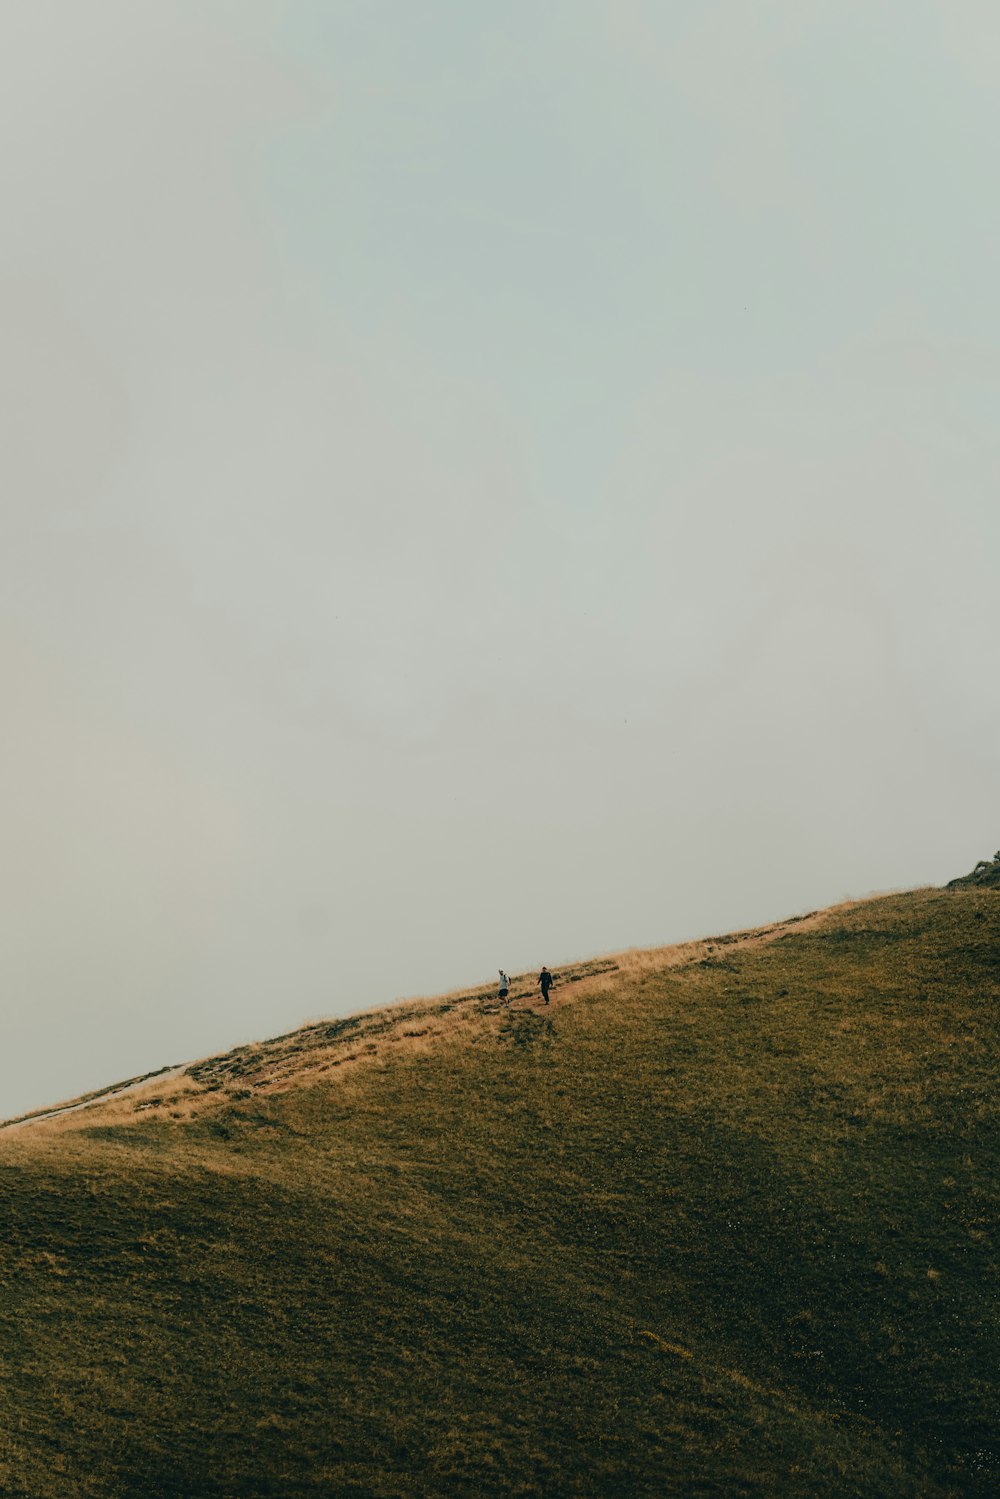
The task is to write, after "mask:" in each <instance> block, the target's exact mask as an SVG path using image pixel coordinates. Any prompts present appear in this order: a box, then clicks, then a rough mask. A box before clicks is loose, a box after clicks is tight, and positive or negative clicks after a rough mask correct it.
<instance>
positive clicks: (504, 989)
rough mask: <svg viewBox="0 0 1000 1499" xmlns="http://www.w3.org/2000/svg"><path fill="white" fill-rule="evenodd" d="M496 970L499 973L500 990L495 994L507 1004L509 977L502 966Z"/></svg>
mask: <svg viewBox="0 0 1000 1499" xmlns="http://www.w3.org/2000/svg"><path fill="white" fill-rule="evenodd" d="M497 972H498V973H499V975H500V992H499V993H498V994H497V999H502V1000H503V1002H504V1004H507V1003H508V1002H509V999H510V979H509V978H508V977H507V975H506V974H505V973H504V971H503V969H502V968H498V969H497Z"/></svg>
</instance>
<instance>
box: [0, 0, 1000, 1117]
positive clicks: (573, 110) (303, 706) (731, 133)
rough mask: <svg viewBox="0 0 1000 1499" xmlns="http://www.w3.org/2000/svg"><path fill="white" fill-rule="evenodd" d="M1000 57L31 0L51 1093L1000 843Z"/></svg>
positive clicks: (881, 31)
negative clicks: (999, 161) (998, 598)
mask: <svg viewBox="0 0 1000 1499" xmlns="http://www.w3.org/2000/svg"><path fill="white" fill-rule="evenodd" d="M998 66H1000V9H998V8H997V6H996V5H995V3H993V0H947V3H945V0H658V3H654V0H546V3H545V5H538V4H537V3H535V0H532V3H530V4H529V3H526V0H504V3H503V4H494V3H485V0H422V3H421V4H420V5H414V4H412V3H411V0H155V3H153V0H88V4H87V5H86V6H82V5H79V4H77V3H76V0H33V3H32V4H31V5H30V6H29V5H20V4H17V3H14V0H8V3H7V4H4V5H0V203H2V209H3V222H4V232H3V235H2V237H0V327H2V329H3V337H2V340H0V474H2V481H3V482H2V486H0V681H2V691H3V708H4V734H3V741H2V751H0V753H2V760H3V770H4V773H3V775H2V777H0V812H2V826H3V851H2V859H0V871H2V873H0V879H2V889H0V900H2V912H3V920H2V928H0V930H2V941H0V992H2V994H3V1006H4V1018H5V1022H6V1040H5V1045H4V1046H3V1048H2V1050H0V1115H10V1114H14V1113H16V1112H18V1111H19V1110H22V1109H27V1108H31V1107H35V1106H41V1105H44V1104H46V1103H50V1102H55V1101H57V1100H59V1099H61V1098H64V1097H68V1096H72V1095H74V1094H77V1093H79V1092H82V1091H84V1090H85V1089H89V1088H94V1087H98V1086H101V1085H102V1084H108V1083H112V1082H114V1081H116V1080H118V1079H119V1078H122V1077H127V1076H131V1075H134V1074H136V1073H139V1072H144V1071H147V1070H151V1069H153V1068H156V1067H159V1066H163V1065H166V1064H168V1063H176V1062H181V1061H185V1060H189V1059H191V1058H193V1057H196V1056H200V1055H204V1054H207V1053H210V1052H213V1051H218V1050H221V1049H225V1048H228V1047H229V1046H233V1045H236V1044H240V1043H242V1042H245V1041H247V1040H250V1039H253V1038H259V1037H263V1036H267V1035H270V1034H274V1033H277V1032H281V1031H285V1030H288V1029H291V1028H292V1027H294V1026H295V1025H298V1024H300V1023H302V1022H303V1021H305V1020H307V1019H309V1018H313V1017H316V1016H320V1015H338V1014H345V1013H348V1012H350V1011H353V1010H356V1009H359V1008H364V1007H368V1006H371V1005H376V1004H380V1003H383V1002H387V1001H391V1000H392V999H394V998H396V997H400V996H404V995H414V994H426V993H434V992H439V991H441V990H445V989H449V988H453V987H458V986H462V985H467V984H474V983H478V982H480V981H487V980H491V978H492V976H493V975H494V974H495V971H496V969H497V968H498V967H501V966H502V967H504V968H506V969H508V970H509V971H511V972H516V971H519V970H522V969H532V968H538V967H540V966H541V964H542V963H543V962H546V963H548V964H549V965H550V966H553V965H558V964H559V963H560V962H563V961H569V960H572V959H576V958H580V957H584V956H588V955H592V954H595V953H600V952H605V951H609V950H615V949H620V948H623V947H628V946H632V945H651V944H657V943H664V942H669V941H673V940H680V939H683V938H687V937H693V936H697V935H704V934H707V933H712V932H718V931H724V930H727V929H731V928H733V927H736V926H740V925H749V924H752V923H757V922H762V921H766V920H768V919H771V918H778V917H782V916H785V915H789V914H792V913H794V912H797V911H802V910H806V909H810V908H813V907H815V906H818V905H824V904H829V903H831V902H834V901H837V900H840V899H843V898H844V897H847V896H857V895H862V894H865V893H868V892H871V891H875V890H883V889H890V888H904V887H911V886H915V885H924V884H929V883H940V882H943V881H944V880H946V879H948V878H950V877H951V876H953V875H956V874H959V873H962V872H964V871H966V870H967V869H969V868H971V866H972V864H973V863H974V862H975V861H976V860H977V859H979V858H981V857H987V856H989V855H990V854H992V852H993V850H994V848H995V847H996V846H997V845H998V844H1000V807H998V787H1000V699H998V690H997V680H998V673H997V669H996V668H997V653H998V648H997V644H996V603H995V595H996V588H997V581H998V575H1000V504H998V480H1000V420H998V417H1000V409H998V397H1000V276H998V275H997V265H998V264H1000V196H998V194H997V192H996V141H997V139H998V138H1000V95H998V93H997V90H996V76H997V69H998Z"/></svg>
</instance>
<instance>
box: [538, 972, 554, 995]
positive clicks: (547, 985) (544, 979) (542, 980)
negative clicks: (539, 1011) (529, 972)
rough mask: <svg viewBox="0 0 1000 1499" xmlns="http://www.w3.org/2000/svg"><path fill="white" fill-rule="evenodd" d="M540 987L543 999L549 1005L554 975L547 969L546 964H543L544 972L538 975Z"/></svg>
mask: <svg viewBox="0 0 1000 1499" xmlns="http://www.w3.org/2000/svg"><path fill="white" fill-rule="evenodd" d="M538 987H539V989H541V991H542V998H543V999H544V1001H545V1003H546V1004H548V1002H549V990H550V989H551V988H552V975H551V973H550V972H549V970H548V969H547V968H546V967H545V964H544V963H543V964H542V971H541V973H540V974H539V975H538Z"/></svg>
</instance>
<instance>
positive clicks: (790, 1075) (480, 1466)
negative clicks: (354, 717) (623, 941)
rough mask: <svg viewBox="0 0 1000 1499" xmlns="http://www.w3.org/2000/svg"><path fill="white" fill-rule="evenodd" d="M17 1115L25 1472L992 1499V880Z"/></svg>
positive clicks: (11, 1465)
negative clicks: (506, 1005)
mask: <svg viewBox="0 0 1000 1499" xmlns="http://www.w3.org/2000/svg"><path fill="white" fill-rule="evenodd" d="M557 979H558V980H559V981H560V982H559V987H558V988H557V989H556V991H555V994H554V1002H553V1004H552V1005H550V1006H549V1007H548V1009H543V1008H542V1007H541V1006H540V1004H539V1003H538V1001H537V999H536V998H535V997H534V995H533V992H532V990H531V988H530V984H529V982H528V981H527V980H521V981H519V982H517V983H515V989H514V994H515V1004H514V1007H513V1008H512V1010H511V1011H510V1012H509V1013H508V1012H506V1011H502V1010H499V1009H497V1008H496V1007H495V1005H494V1004H493V1003H492V1002H491V1001H490V1000H489V999H488V998H487V997H486V996H483V995H475V994H465V995H452V996H448V997H446V998H444V999H441V1000H433V1001H421V1002H417V1003H413V1004H408V1005H400V1006H395V1007H393V1008H391V1009H388V1010H384V1011H376V1012H371V1013H369V1014H367V1015H361V1016H356V1017H352V1018H351V1019H349V1020H339V1021H332V1022H329V1023H327V1024H321V1025H315V1026H310V1027H306V1028H304V1029H303V1030H301V1031H297V1032H294V1033H292V1034H291V1035H289V1036H286V1037H281V1038H278V1039H277V1040H275V1041H273V1042H268V1043H264V1044H262V1045H260V1046H258V1047H247V1048H241V1049H239V1050H237V1051H234V1052H232V1053H230V1054H229V1055H227V1056H224V1057H219V1058H212V1059H208V1060H206V1061H204V1062H201V1063H198V1064H195V1065H192V1066H191V1067H189V1068H187V1069H186V1070H184V1071H183V1072H181V1073H180V1074H179V1075H173V1074H170V1075H165V1076H164V1077H163V1078H160V1079H154V1080H152V1081H150V1082H148V1083H146V1084H144V1085H142V1086H140V1087H138V1088H132V1089H131V1091H129V1092H128V1093H127V1094H123V1095H122V1096H120V1097H117V1098H114V1099H110V1100H97V1101H95V1102H91V1103H90V1104H88V1105H87V1106H86V1107H85V1108H83V1109H80V1110H78V1111H75V1112H72V1113H68V1114H64V1115H61V1116H59V1117H56V1118H51V1119H46V1120H40V1121H35V1122H30V1121H29V1122H28V1123H27V1124H24V1125H21V1126H19V1127H18V1128H15V1129H8V1130H5V1131H0V1198H2V1211H3V1222H4V1225H5V1232H4V1235H3V1243H2V1247H0V1359H2V1364H3V1374H4V1378H3V1380H2V1381H0V1490H2V1492H3V1493H4V1494H5V1495H15V1496H30V1499H48V1496H53V1499H55V1496H59V1499H63V1496H65V1495H67V1494H74V1495H81V1496H102V1499H103V1496H112V1495H115V1496H117V1495H121V1496H140V1495H141V1496H144V1499H146V1496H164V1499H168V1496H177V1499H180V1496H188V1499H190V1496H201V1495H206V1496H207V1495H214V1496H237V1495H238V1496H240V1499H254V1496H264V1495H272V1496H282V1499H291V1496H320V1495H322V1496H327V1495H349V1494H357V1495H377V1496H390V1495H399V1496H404V1495H436V1494H448V1495H452V1494H455V1495H470V1496H471V1495H477V1494H520V1495H531V1494H539V1495H573V1496H585V1495H605V1494H609V1495H610V1494H613V1495H626V1494H627V1495H663V1494H684V1495H824V1496H825V1495H842V1496H845V1499H846V1496H861V1495H870V1496H872V1499H875V1496H878V1499H886V1496H894V1495H900V1496H903V1495H906V1496H918V1495H920V1496H944V1495H966V1494H969V1495H975V1494H982V1495H986V1494H992V1493H995V1492H996V1491H997V1489H998V1487H1000V1442H998V1438H997V1434H996V1433H997V1419H996V1417H997V1376H996V1370H997V1365H998V1347H1000V1340H998V1336H997V1334H998V1326H997V1324H998V1305H997V1297H996V1287H997V1245H996V1236H995V1233H996V1207H997V1190H998V1189H997V1181H998V1172H997V1167H998V1164H1000V1162H998V1154H1000V1150H998V1136H997V1099H998V1093H997V1086H996V1082H995V1070H996V1068H995V1061H996V1053H997V1040H998V1034H997V1032H998V1019H997V1016H998V1000H1000V893H998V892H996V891H994V890H991V889H979V888H972V889H962V890H958V891H953V892H951V891H949V892H944V891H920V892H916V893H913V894H909V895H903V896H893V897H887V898H885V899H881V900H876V901H868V902H865V903H862V904H857V905H852V906H844V907H839V908H835V909H833V910H832V911H829V912H825V913H819V914H815V915H813V916H811V917H809V918H805V919H803V920H800V921H793V922H788V923H782V924H780V925H778V926H776V927H773V928H768V929H762V930H761V931H759V932H755V933H745V934H737V935H736V936H734V937H726V938H716V939H711V940H708V941H706V942H703V943H692V944H687V945H685V946H683V947H679V948H667V949H663V950H661V951H657V952H650V953H632V954H624V955H621V956H619V957H617V958H609V959H605V960H603V961H601V962H599V963H594V964H589V965H588V964H584V965H581V966H580V967H579V968H578V969H576V970H563V971H562V972H561V973H559V974H557Z"/></svg>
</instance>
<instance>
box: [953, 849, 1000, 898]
mask: <svg viewBox="0 0 1000 1499" xmlns="http://www.w3.org/2000/svg"><path fill="white" fill-rule="evenodd" d="M974 885H978V886H986V887H987V888H992V889H994V890H1000V849H998V850H997V852H996V853H995V854H994V855H993V857H992V859H980V861H979V863H978V864H977V865H976V867H975V869H974V870H973V871H972V873H971V874H963V875H959V877H958V879H957V880H949V881H948V883H947V885H946V886H945V889H946V890H965V889H967V888H969V887H970V886H974Z"/></svg>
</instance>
